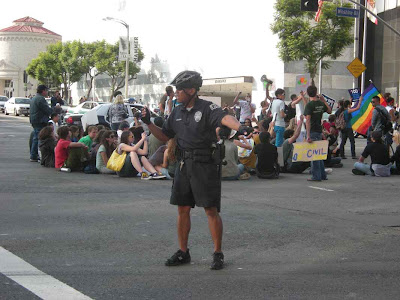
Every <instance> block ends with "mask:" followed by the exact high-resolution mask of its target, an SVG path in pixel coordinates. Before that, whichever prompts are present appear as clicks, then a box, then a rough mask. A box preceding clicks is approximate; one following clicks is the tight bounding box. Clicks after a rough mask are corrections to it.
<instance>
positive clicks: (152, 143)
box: [148, 117, 165, 157]
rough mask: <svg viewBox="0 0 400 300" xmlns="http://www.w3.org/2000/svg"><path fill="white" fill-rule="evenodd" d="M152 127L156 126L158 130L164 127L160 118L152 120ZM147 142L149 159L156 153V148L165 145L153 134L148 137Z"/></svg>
mask: <svg viewBox="0 0 400 300" xmlns="http://www.w3.org/2000/svg"><path fill="white" fill-rule="evenodd" d="M154 125H156V126H157V127H158V128H162V127H163V125H164V119H163V118H161V117H156V118H154ZM148 141H149V157H151V156H152V155H153V154H154V153H155V152H156V151H157V149H158V148H160V147H161V146H163V145H165V143H164V142H163V141H160V140H159V139H157V138H156V137H155V136H154V134H150V135H149V137H148Z"/></svg>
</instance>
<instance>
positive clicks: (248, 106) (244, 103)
mask: <svg viewBox="0 0 400 300" xmlns="http://www.w3.org/2000/svg"><path fill="white" fill-rule="evenodd" d="M241 94H242V92H239V93H238V94H237V95H236V97H235V99H234V100H233V105H239V106H240V119H239V122H240V123H242V124H244V121H245V120H246V119H250V120H251V119H252V116H253V114H254V112H255V111H256V105H255V104H254V103H251V95H250V94H249V93H247V95H246V98H245V99H244V100H239V96H240V95H241Z"/></svg>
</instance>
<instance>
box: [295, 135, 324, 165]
mask: <svg viewBox="0 0 400 300" xmlns="http://www.w3.org/2000/svg"><path fill="white" fill-rule="evenodd" d="M328 144H329V143H328V141H326V140H325V141H315V142H312V143H307V142H302V143H294V144H293V146H294V149H293V157H292V162H298V161H314V160H325V159H326V158H327V156H328Z"/></svg>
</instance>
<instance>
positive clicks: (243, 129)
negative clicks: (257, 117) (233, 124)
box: [238, 125, 254, 136]
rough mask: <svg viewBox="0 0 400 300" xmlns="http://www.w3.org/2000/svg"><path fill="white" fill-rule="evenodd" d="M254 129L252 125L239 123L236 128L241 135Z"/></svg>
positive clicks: (247, 133)
mask: <svg viewBox="0 0 400 300" xmlns="http://www.w3.org/2000/svg"><path fill="white" fill-rule="evenodd" d="M253 130H254V128H253V127H249V126H244V125H240V126H239V129H238V133H239V134H241V135H245V136H247V135H249V134H250V133H252V132H253Z"/></svg>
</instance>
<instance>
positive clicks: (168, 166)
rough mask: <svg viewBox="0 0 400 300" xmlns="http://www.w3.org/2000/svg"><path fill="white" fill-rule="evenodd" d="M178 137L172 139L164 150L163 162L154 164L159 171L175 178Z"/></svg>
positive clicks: (170, 177) (168, 177)
mask: <svg viewBox="0 0 400 300" xmlns="http://www.w3.org/2000/svg"><path fill="white" fill-rule="evenodd" d="M160 148H161V147H160ZM175 153H176V139H175V138H173V139H170V140H169V141H168V143H167V146H166V147H165V150H164V156H163V162H162V164H160V165H156V166H154V168H155V169H156V170H157V172H158V173H160V174H163V175H165V177H166V178H167V179H173V178H174V174H175V169H176V165H177V158H176V155H175Z"/></svg>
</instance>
